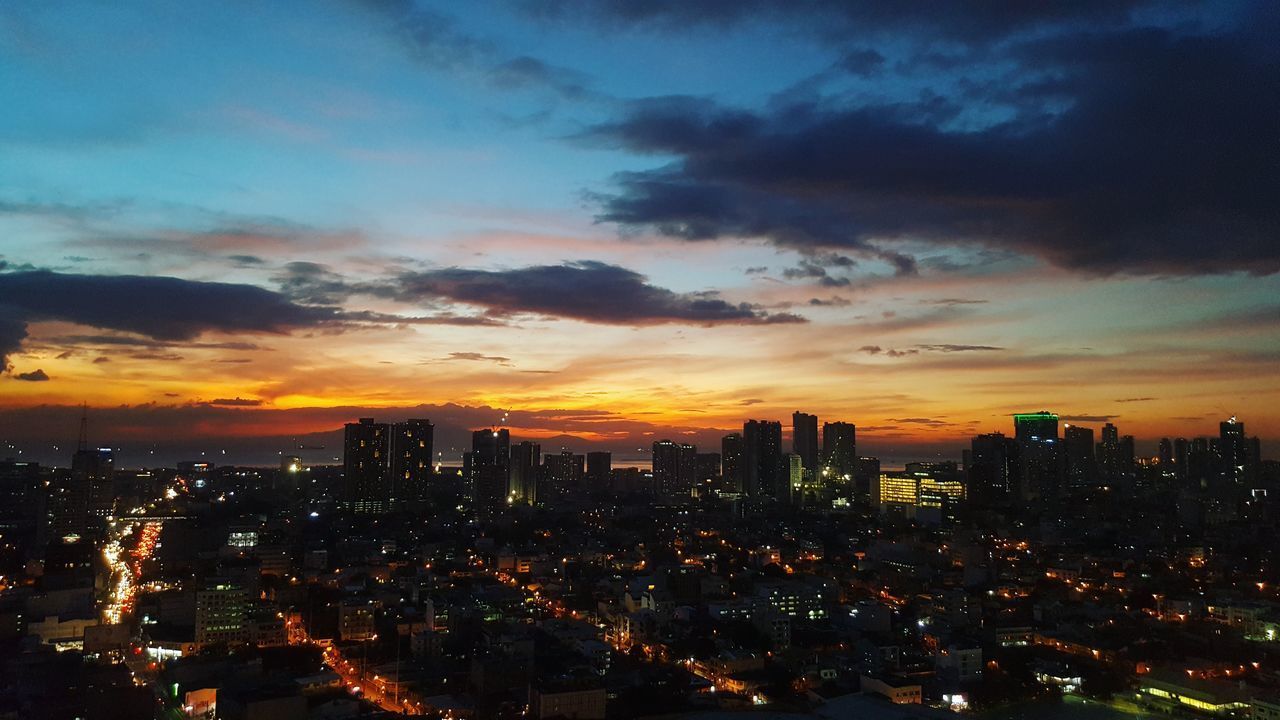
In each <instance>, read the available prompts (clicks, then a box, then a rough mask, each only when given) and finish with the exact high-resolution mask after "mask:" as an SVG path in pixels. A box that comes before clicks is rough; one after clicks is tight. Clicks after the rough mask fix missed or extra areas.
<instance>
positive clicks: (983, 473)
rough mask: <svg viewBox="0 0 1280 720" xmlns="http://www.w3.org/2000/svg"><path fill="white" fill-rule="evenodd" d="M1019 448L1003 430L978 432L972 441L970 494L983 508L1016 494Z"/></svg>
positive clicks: (1007, 500) (998, 503)
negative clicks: (1000, 431)
mask: <svg viewBox="0 0 1280 720" xmlns="http://www.w3.org/2000/svg"><path fill="white" fill-rule="evenodd" d="M1017 456H1018V449H1017V445H1016V442H1015V441H1014V440H1013V438H1010V437H1006V436H1005V435H1004V434H1003V433H998V432H997V433H990V434H988V435H978V436H977V437H975V438H974V439H973V441H972V442H971V443H970V451H969V468H968V470H969V496H970V497H971V498H972V499H973V502H974V503H975V504H976V505H977V506H979V507H982V508H989V507H993V506H999V505H1003V504H1005V503H1007V502H1009V500H1010V499H1011V498H1012V495H1014V494H1015V492H1016V488H1015V487H1014V480H1015V475H1016V472H1015V462H1016V459H1017Z"/></svg>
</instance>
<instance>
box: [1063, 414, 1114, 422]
mask: <svg viewBox="0 0 1280 720" xmlns="http://www.w3.org/2000/svg"><path fill="white" fill-rule="evenodd" d="M1118 417H1120V416H1119V415H1059V416H1058V419H1059V420H1069V421H1071V422H1110V421H1112V420H1115V419H1116V418H1118Z"/></svg>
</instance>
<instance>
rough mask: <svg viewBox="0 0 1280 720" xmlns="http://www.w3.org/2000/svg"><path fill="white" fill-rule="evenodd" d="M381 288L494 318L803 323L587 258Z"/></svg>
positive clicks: (442, 275) (443, 273)
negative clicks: (659, 282)
mask: <svg viewBox="0 0 1280 720" xmlns="http://www.w3.org/2000/svg"><path fill="white" fill-rule="evenodd" d="M381 292H385V293H387V294H389V295H390V296H391V297H394V298H395V299H397V300H400V301H402V302H422V301H439V300H449V301H453V302H458V303H464V304H468V305H476V306H479V307H483V308H485V309H486V311H487V312H488V313H489V314H491V315H496V316H499V317H502V316H507V315H513V314H519V313H542V314H546V315H552V316H555V317H562V318H570V319H575V320H585V321H587V322H595V323H604V324H615V325H654V324H661V323H691V324H699V325H718V324H774V323H800V322H805V320H804V318H802V317H800V316H798V315H793V314H790V313H767V312H764V311H762V310H760V309H759V308H758V307H756V306H754V305H751V304H748V303H738V304H734V303H730V302H727V301H725V300H723V299H721V298H720V297H719V295H718V294H717V293H714V292H692V293H677V292H673V291H671V290H668V289H666V288H661V287H657V286H655V285H651V284H649V283H648V282H646V280H645V278H644V276H643V275H640V274H639V273H637V272H634V271H632V270H628V269H626V268H623V267H619V266H617V265H609V264H606V263H602V262H596V261H589V260H585V261H580V262H573V263H565V264H562V265H537V266H531V267H524V268H517V269H513V270H471V269H465V268H457V267H451V268H443V269H438V270H427V271H421V272H408V273H404V274H402V275H400V276H399V277H397V278H396V279H395V281H394V284H393V285H391V286H388V287H386V288H383V289H381Z"/></svg>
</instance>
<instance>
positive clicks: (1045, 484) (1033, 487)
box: [1013, 410, 1062, 501]
mask: <svg viewBox="0 0 1280 720" xmlns="http://www.w3.org/2000/svg"><path fill="white" fill-rule="evenodd" d="M1013 429H1014V440H1015V441H1017V443H1018V471H1019V472H1018V475H1019V477H1018V480H1019V490H1020V492H1021V495H1022V499H1023V500H1032V501H1037V500H1038V501H1043V500H1048V499H1051V498H1054V497H1056V496H1057V495H1058V491H1059V490H1060V489H1061V487H1062V465H1061V462H1062V456H1061V454H1060V452H1059V449H1058V416H1057V415H1055V414H1053V413H1051V412H1046V411H1043V410H1042V411H1040V412H1035V413H1016V414H1014V416H1013Z"/></svg>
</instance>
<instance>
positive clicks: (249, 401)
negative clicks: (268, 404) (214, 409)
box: [207, 397, 262, 407]
mask: <svg viewBox="0 0 1280 720" xmlns="http://www.w3.org/2000/svg"><path fill="white" fill-rule="evenodd" d="M207 404H208V405H222V406H224V407H258V406H260V405H262V401H261V400H258V399H256V398H242V397H233V398H218V399H217V400H210V401H209V402H208V403H207Z"/></svg>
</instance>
